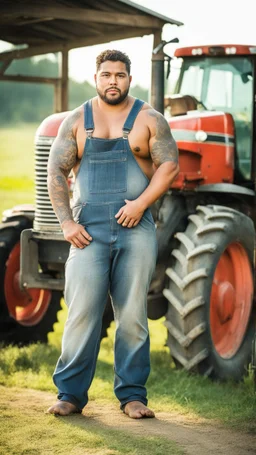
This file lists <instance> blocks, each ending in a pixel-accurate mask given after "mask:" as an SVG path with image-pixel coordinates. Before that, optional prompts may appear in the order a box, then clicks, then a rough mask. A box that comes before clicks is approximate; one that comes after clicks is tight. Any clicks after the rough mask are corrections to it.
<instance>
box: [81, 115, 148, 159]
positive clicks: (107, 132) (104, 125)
mask: <svg viewBox="0 0 256 455" xmlns="http://www.w3.org/2000/svg"><path fill="white" fill-rule="evenodd" d="M124 123H125V119H122V120H121V121H120V120H118V121H107V119H106V118H105V119H98V121H97V119H95V120H94V131H93V134H92V137H93V138H100V139H106V140H109V139H116V138H122V137H123V125H124ZM86 139H87V134H86V131H85V130H84V128H83V126H82V125H81V126H80V127H79V128H78V130H77V145H78V158H79V159H81V158H82V156H83V152H84V147H85V143H86ZM128 141H129V145H130V148H131V151H132V153H133V154H134V156H135V157H136V158H138V159H143V160H151V157H150V153H149V130H148V128H147V126H146V125H143V123H142V122H140V121H138V119H136V121H135V123H134V125H133V128H132V130H131V131H130V133H129V135H128Z"/></svg>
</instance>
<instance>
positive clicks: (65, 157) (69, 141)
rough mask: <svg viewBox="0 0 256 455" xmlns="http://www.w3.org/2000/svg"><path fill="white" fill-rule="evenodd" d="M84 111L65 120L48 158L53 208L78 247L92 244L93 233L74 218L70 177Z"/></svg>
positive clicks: (67, 238) (49, 186)
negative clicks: (69, 184)
mask: <svg viewBox="0 0 256 455" xmlns="http://www.w3.org/2000/svg"><path fill="white" fill-rule="evenodd" d="M80 115H81V113H80V111H78V110H76V111H74V112H73V113H72V114H70V115H69V116H68V117H67V118H66V119H65V120H64V122H63V123H62V125H61V127H60V129H59V132H58V136H57V137H56V139H55V141H54V143H53V145H52V147H51V151H50V156H49V161H48V191H49V195H50V199H51V203H52V206H53V209H54V211H55V213H56V216H57V218H58V219H59V222H60V225H61V227H62V230H63V234H64V238H65V239H66V240H67V241H68V242H70V243H71V244H72V245H73V246H74V247H76V248H84V247H85V246H88V245H89V244H90V242H91V240H92V237H91V236H90V235H89V234H88V232H87V231H86V230H85V228H84V227H83V226H82V225H80V224H78V223H76V222H75V221H74V220H73V217H72V212H71V207H70V199H69V190H68V184H67V178H68V175H69V173H70V171H71V169H72V168H73V167H74V165H75V164H76V162H77V143H76V138H75V135H74V126H75V125H76V122H77V120H78V119H79V117H80Z"/></svg>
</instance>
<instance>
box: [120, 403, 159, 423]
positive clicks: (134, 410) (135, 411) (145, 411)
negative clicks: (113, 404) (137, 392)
mask: <svg viewBox="0 0 256 455" xmlns="http://www.w3.org/2000/svg"><path fill="white" fill-rule="evenodd" d="M124 412H125V414H127V415H128V416H129V417H131V419H142V418H144V417H149V418H152V417H155V413H154V412H153V411H151V409H149V408H147V406H145V405H144V404H143V403H141V401H129V403H127V404H126V405H125V407H124Z"/></svg>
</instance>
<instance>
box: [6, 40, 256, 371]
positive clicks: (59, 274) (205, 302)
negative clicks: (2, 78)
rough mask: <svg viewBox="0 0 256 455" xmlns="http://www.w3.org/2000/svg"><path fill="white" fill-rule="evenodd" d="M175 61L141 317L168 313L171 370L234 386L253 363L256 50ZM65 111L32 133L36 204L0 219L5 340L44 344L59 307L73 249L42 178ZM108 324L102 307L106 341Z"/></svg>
mask: <svg viewBox="0 0 256 455" xmlns="http://www.w3.org/2000/svg"><path fill="white" fill-rule="evenodd" d="M173 63H174V65H172V66H175V65H179V71H180V74H179V78H178V82H177V86H176V90H175V93H176V94H175V95H172V96H169V97H168V96H166V98H165V107H166V114H167V112H168V111H169V114H170V117H169V123H170V127H171V130H172V133H173V135H174V137H175V139H176V141H177V144H178V147H179V152H180V174H179V176H178V177H177V179H176V180H175V182H174V183H173V185H172V187H171V188H170V191H169V193H168V194H166V195H165V196H164V197H163V198H162V199H161V200H159V201H158V202H157V203H156V204H155V205H154V207H152V210H153V214H154V217H155V222H156V225H157V236H158V245H159V255H158V262H157V267H156V271H155V275H154V277H153V280H152V283H151V287H150V291H149V294H148V316H149V318H151V319H158V318H162V317H163V316H164V317H165V322H164V324H165V326H166V328H167V336H168V339H167V344H168V346H169V348H170V352H171V356H172V358H173V360H174V362H175V364H176V366H177V367H179V368H185V369H186V370H188V371H192V372H197V373H199V374H202V375H206V376H210V377H214V378H218V379H220V380H227V379H234V380H240V379H241V378H242V377H243V375H244V374H246V372H247V371H248V366H249V364H250V363H251V362H252V346H253V340H254V337H255V325H254V324H255V320H254V308H253V306H254V250H255V248H254V243H255V242H254V239H255V222H256V212H255V184H256V180H255V175H256V171H255V157H256V148H255V147H256V144H255V139H256V137H255V135H256V133H255V128H254V125H255V96H256V79H255V74H256V47H254V46H240V45H220V46H196V47H189V48H183V49H178V50H176V53H175V59H174V60H173ZM66 115H67V113H62V114H54V115H51V116H50V117H48V118H46V119H45V120H44V121H43V122H42V124H41V125H40V126H39V128H38V130H37V134H36V138H35V147H36V151H35V163H36V164H35V173H36V207H35V209H34V208H32V207H24V208H23V207H18V208H14V209H12V210H10V211H9V212H6V213H5V214H4V218H3V224H2V226H1V230H0V255H1V256H0V267H1V296H0V316H1V322H0V328H1V335H0V336H1V340H2V341H4V342H16V343H26V342H31V341H47V333H48V332H49V331H50V330H52V326H53V323H54V321H55V320H56V314H57V311H58V309H59V307H60V299H61V297H62V295H63V288H64V264H65V261H66V258H67V255H68V250H69V245H68V244H67V242H65V241H64V239H63V236H62V233H61V230H60V227H59V224H58V221H57V219H56V216H55V214H54V212H53V210H52V206H51V203H50V200H49V196H48V192H47V184H46V176H47V160H48V154H49V150H50V147H51V145H52V143H53V141H54V138H55V137H56V134H57V131H58V128H59V125H60V124H61V122H62V120H63V119H64V118H65V116H66ZM71 194H72V180H71ZM20 238H21V241H20ZM112 319H113V313H112V309H111V304H110V300H109V302H108V305H107V307H106V311H105V315H104V321H103V328H102V336H104V335H106V329H107V327H108V325H109V323H110V322H111V320H112ZM253 366H254V365H253Z"/></svg>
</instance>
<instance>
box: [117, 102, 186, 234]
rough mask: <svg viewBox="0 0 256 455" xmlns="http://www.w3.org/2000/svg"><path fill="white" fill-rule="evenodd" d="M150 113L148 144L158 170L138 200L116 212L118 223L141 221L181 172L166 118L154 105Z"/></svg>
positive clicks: (127, 202) (176, 150) (127, 203)
mask: <svg viewBox="0 0 256 455" xmlns="http://www.w3.org/2000/svg"><path fill="white" fill-rule="evenodd" d="M148 115H149V117H150V120H149V125H150V132H151V138H150V141H149V148H150V154H151V158H152V161H153V164H154V168H155V169H156V171H155V173H154V175H153V177H152V179H151V181H150V184H149V185H148V187H147V188H146V189H145V191H143V193H142V194H141V195H140V196H139V197H138V198H137V199H136V200H135V201H125V202H126V206H124V207H122V208H121V209H120V210H119V212H118V213H117V215H116V218H118V223H119V224H122V225H123V226H127V227H133V226H136V225H137V224H138V223H139V221H140V219H141V217H142V215H143V213H144V211H145V210H146V209H147V208H148V207H149V206H150V205H152V204H153V203H154V202H156V201H157V199H159V198H160V197H161V196H162V195H163V194H164V193H166V191H168V189H169V188H170V185H171V183H172V182H173V180H174V179H175V177H176V176H177V174H178V172H179V165H178V148H177V145H176V142H175V140H174V139H173V137H172V134H171V130H170V127H169V125H168V123H167V121H166V119H165V118H164V116H163V115H162V114H160V113H159V112H157V111H155V110H154V109H150V110H149V112H148Z"/></svg>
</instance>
